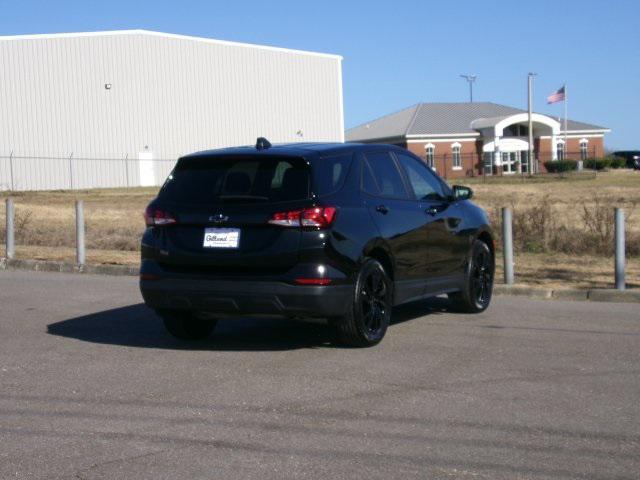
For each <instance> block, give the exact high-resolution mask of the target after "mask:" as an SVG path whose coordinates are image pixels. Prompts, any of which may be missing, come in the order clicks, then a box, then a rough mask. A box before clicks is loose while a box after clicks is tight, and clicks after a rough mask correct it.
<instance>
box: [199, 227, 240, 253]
mask: <svg viewBox="0 0 640 480" xmlns="http://www.w3.org/2000/svg"><path fill="white" fill-rule="evenodd" d="M202 246H203V247H204V248H238V247H239V246H240V229H239V228H205V229H204V241H203V243H202Z"/></svg>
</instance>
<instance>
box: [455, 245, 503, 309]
mask: <svg viewBox="0 0 640 480" xmlns="http://www.w3.org/2000/svg"><path fill="white" fill-rule="evenodd" d="M494 272H495V259H494V256H493V253H491V249H490V248H489V246H488V245H487V244H486V243H485V242H483V241H481V240H476V241H475V242H474V243H473V246H472V247H471V254H470V257H469V262H468V265H467V271H466V275H465V280H464V285H463V288H462V290H461V291H460V292H457V293H452V294H449V299H450V300H451V301H452V302H453V307H454V308H455V309H456V310H458V311H461V312H466V313H480V312H483V311H485V310H486V309H487V307H489V304H490V303H491V295H492V293H493V276H494Z"/></svg>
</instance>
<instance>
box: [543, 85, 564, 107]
mask: <svg viewBox="0 0 640 480" xmlns="http://www.w3.org/2000/svg"><path fill="white" fill-rule="evenodd" d="M563 101H564V85H563V86H562V88H561V89H560V90H558V91H556V92H553V93H552V94H551V95H549V96H548V97H547V103H548V104H549V103H557V102H563Z"/></svg>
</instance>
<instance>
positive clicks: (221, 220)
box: [209, 213, 229, 223]
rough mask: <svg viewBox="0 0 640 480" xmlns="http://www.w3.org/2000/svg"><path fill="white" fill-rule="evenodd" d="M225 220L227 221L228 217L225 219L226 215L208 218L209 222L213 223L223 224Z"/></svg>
mask: <svg viewBox="0 0 640 480" xmlns="http://www.w3.org/2000/svg"><path fill="white" fill-rule="evenodd" d="M227 220H229V217H227V216H226V215H222V214H221V213H218V214H216V215H211V216H210V217H209V221H210V222H214V223H224V222H226V221H227Z"/></svg>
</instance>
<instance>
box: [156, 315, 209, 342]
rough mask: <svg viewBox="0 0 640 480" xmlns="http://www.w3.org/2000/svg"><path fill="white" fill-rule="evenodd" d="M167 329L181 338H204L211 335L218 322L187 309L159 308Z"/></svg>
mask: <svg viewBox="0 0 640 480" xmlns="http://www.w3.org/2000/svg"><path fill="white" fill-rule="evenodd" d="M156 312H157V313H158V315H160V318H162V321H163V322H164V326H165V328H166V329H167V331H168V332H169V333H170V334H171V335H173V336H174V337H176V338H179V339H180V340H191V341H193V340H203V339H205V338H207V337H208V336H209V335H211V332H213V329H214V328H215V326H216V324H217V323H218V321H217V320H215V319H211V318H207V319H204V318H197V317H196V316H195V315H194V314H193V313H192V312H189V311H186V310H157V311H156Z"/></svg>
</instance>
